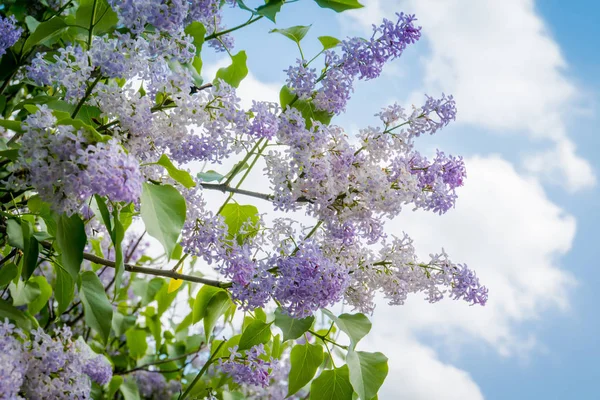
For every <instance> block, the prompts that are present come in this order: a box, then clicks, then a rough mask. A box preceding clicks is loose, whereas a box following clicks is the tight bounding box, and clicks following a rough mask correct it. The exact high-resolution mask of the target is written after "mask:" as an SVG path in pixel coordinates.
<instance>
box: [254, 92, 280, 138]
mask: <svg viewBox="0 0 600 400" xmlns="http://www.w3.org/2000/svg"><path fill="white" fill-rule="evenodd" d="M250 111H251V112H252V113H254V118H253V119H252V122H251V123H250V127H249V128H250V132H249V133H250V134H251V135H252V136H256V137H259V138H263V137H264V138H267V139H271V138H273V136H275V135H276V134H277V131H278V130H279V118H278V115H277V114H279V111H280V109H279V106H278V105H277V104H276V103H269V102H265V101H258V102H257V101H253V102H252V108H250Z"/></svg>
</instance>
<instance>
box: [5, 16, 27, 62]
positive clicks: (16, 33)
mask: <svg viewBox="0 0 600 400" xmlns="http://www.w3.org/2000/svg"><path fill="white" fill-rule="evenodd" d="M16 22H17V21H16V20H15V17H14V15H11V16H10V17H8V18H2V17H0V57H2V56H3V55H4V54H5V53H6V50H7V49H8V48H9V47H11V46H12V45H13V44H15V43H16V42H17V40H19V38H20V37H21V33H23V29H22V28H20V27H18V26H16Z"/></svg>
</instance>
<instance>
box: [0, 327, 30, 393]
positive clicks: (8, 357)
mask: <svg viewBox="0 0 600 400" xmlns="http://www.w3.org/2000/svg"><path fill="white" fill-rule="evenodd" d="M17 332H19V330H17V329H15V326H14V325H13V324H11V323H9V322H8V319H7V320H5V321H4V322H2V321H0V398H2V399H10V400H12V399H17V398H18V397H17V395H18V393H19V390H20V389H21V385H22V384H23V379H24V375H25V371H26V368H27V364H26V359H25V358H24V357H23V355H24V349H23V343H22V342H21V341H20V340H19V339H17V338H16V337H14V335H15V334H16V333H17Z"/></svg>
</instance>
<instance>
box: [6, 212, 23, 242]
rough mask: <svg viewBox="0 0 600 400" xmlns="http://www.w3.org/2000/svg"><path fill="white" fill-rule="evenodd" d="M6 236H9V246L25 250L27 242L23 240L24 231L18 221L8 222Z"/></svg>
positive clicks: (11, 220) (10, 220)
mask: <svg viewBox="0 0 600 400" xmlns="http://www.w3.org/2000/svg"><path fill="white" fill-rule="evenodd" d="M6 234H7V235H8V244H10V245H11V246H12V247H16V248H17V249H21V250H24V249H25V241H24V240H23V229H22V228H21V224H20V223H19V221H17V220H16V219H12V218H11V219H9V220H7V221H6Z"/></svg>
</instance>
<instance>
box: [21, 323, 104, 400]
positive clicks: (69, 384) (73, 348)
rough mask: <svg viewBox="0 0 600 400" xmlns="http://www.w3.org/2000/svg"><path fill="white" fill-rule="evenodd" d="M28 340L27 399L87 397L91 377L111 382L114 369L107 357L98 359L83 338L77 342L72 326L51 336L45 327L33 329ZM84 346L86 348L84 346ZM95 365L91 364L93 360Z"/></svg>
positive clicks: (48, 399) (25, 390) (26, 348)
mask: <svg viewBox="0 0 600 400" xmlns="http://www.w3.org/2000/svg"><path fill="white" fill-rule="evenodd" d="M31 336H32V338H31V340H30V341H28V342H26V344H25V350H26V352H27V353H26V355H25V357H26V362H27V372H26V374H25V380H24V382H23V386H22V388H21V390H22V392H23V393H24V394H25V396H26V398H28V399H33V400H51V399H87V398H89V396H90V390H91V382H90V375H88V374H87V373H88V372H92V369H94V368H96V367H98V366H99V364H98V363H99V362H102V363H103V364H102V366H101V368H100V370H94V371H93V373H92V374H91V377H92V378H93V379H95V380H97V381H98V382H108V381H109V380H110V378H111V376H112V369H111V368H110V366H109V364H108V362H107V361H106V360H104V361H101V360H98V357H102V358H103V356H98V355H94V354H92V352H91V350H89V348H87V345H85V344H82V343H83V342H81V340H79V341H77V342H76V341H73V340H72V334H71V331H70V330H69V329H68V328H64V329H59V330H57V331H56V332H55V337H50V336H49V335H48V334H46V333H45V332H44V331H43V330H42V329H41V328H38V329H37V330H34V331H32V332H31ZM82 346H83V347H82ZM90 362H91V363H92V365H89V363H90Z"/></svg>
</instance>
